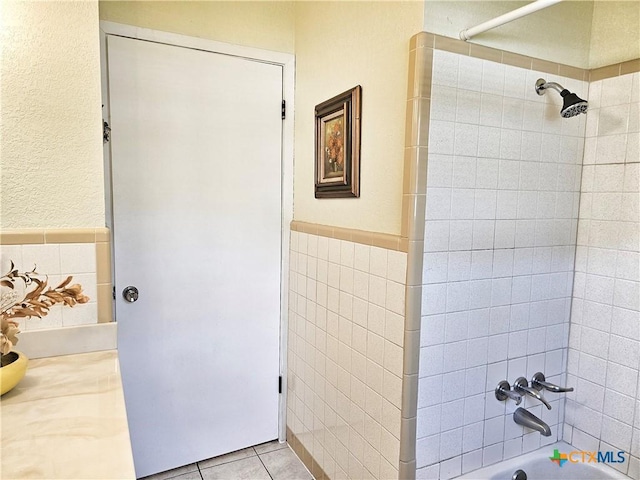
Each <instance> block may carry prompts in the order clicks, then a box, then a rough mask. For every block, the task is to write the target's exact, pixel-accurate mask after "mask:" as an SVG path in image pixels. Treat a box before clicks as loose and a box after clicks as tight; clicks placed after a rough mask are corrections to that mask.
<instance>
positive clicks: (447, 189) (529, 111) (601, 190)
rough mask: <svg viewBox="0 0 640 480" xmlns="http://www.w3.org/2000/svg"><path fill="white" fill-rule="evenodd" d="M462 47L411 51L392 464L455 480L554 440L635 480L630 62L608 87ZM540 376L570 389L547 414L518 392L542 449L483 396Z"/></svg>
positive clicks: (506, 406)
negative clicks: (410, 431) (399, 428)
mask: <svg viewBox="0 0 640 480" xmlns="http://www.w3.org/2000/svg"><path fill="white" fill-rule="evenodd" d="M475 47H476V46H474V45H471V46H469V45H468V44H463V43H462V42H455V41H452V40H451V39H446V38H444V37H439V36H434V35H430V34H426V33H423V34H419V35H417V36H416V37H415V38H414V39H413V42H412V53H411V54H412V62H413V63H412V65H415V70H414V71H413V72H411V74H410V77H412V79H413V84H411V80H410V89H409V97H410V98H409V109H410V111H411V114H410V115H408V118H410V119H413V120H412V121H410V122H409V125H408V127H407V128H409V129H410V132H411V135H410V137H411V138H410V139H409V142H410V144H408V145H407V146H408V147H409V149H411V150H413V151H415V153H416V158H415V161H413V162H411V163H410V166H411V168H413V169H414V170H415V172H414V173H413V174H412V175H410V177H412V178H413V177H416V178H418V179H419V180H418V181H417V182H415V184H412V185H411V187H410V188H412V190H408V191H407V190H405V197H406V199H407V202H408V203H409V205H410V208H409V213H408V216H409V218H410V219H412V220H413V222H414V223H415V225H414V226H413V228H412V227H409V241H410V247H409V264H408V275H407V278H408V283H407V305H408V314H407V323H408V324H410V323H411V319H410V315H411V314H413V315H414V316H416V315H419V317H420V347H419V350H420V353H419V369H418V375H417V377H418V380H417V383H418V388H417V390H418V394H417V397H418V399H417V405H416V417H415V418H416V444H415V452H412V451H411V449H410V448H404V449H403V448H402V446H401V452H400V457H401V465H402V462H403V461H404V462H406V464H407V465H410V464H411V454H412V453H415V466H416V469H417V478H442V479H446V478H454V477H456V476H459V475H460V474H464V473H468V472H471V471H474V470H476V469H478V468H480V467H482V466H486V465H491V464H494V463H497V462H500V461H502V460H505V459H509V458H514V457H518V456H520V455H522V454H524V453H526V452H530V451H533V450H536V449H538V448H540V447H544V446H546V445H550V444H552V443H555V442H557V441H559V440H564V441H566V442H567V443H568V444H570V445H571V446H572V447H573V448H575V449H576V450H589V451H598V450H603V451H605V450H606V451H613V452H618V451H622V452H624V453H625V455H626V456H625V459H626V462H624V463H613V462H611V464H610V466H612V467H614V468H616V469H618V470H620V471H621V472H622V473H625V474H628V475H630V476H631V477H632V478H637V476H638V455H639V448H638V445H639V444H640V441H639V433H640V430H639V429H638V426H639V419H638V418H637V417H638V413H639V412H638V407H637V382H638V380H637V379H638V366H639V361H640V360H639V345H640V344H639V342H638V340H640V319H639V316H638V310H639V309H638V233H637V232H638V162H639V156H638V151H637V144H638V136H639V134H638V123H639V122H638V115H639V114H638V103H637V102H638V96H639V95H638V94H639V90H640V87H639V85H638V75H639V74H638V73H637V67H633V66H632V65H630V64H621V65H620V66H619V68H618V70H617V73H616V75H615V76H613V77H611V78H603V77H602V75H603V72H601V71H591V72H589V71H584V70H579V69H575V68H572V67H568V66H564V65H558V64H551V63H550V62H542V61H537V60H536V59H532V58H528V57H519V56H517V55H514V54H511V53H509V52H501V51H499V50H492V49H488V48H475ZM605 73H606V72H605ZM589 75H591V78H590V77H589ZM606 75H610V73H608V74H606ZM543 79H545V80H543ZM589 80H591V81H589ZM556 82H557V83H556ZM560 84H562V85H564V86H565V87H566V88H567V89H569V90H571V92H575V93H571V92H569V90H566V89H565V88H564V87H562V86H561V85H560ZM549 88H550V89H554V90H557V91H558V93H560V95H555V94H553V95H542V94H543V93H545V91H546V89H549ZM583 98H586V99H587V100H588V102H589V114H588V115H579V114H580V113H584V112H585V110H586V108H587V101H585V100H582V99H583ZM563 100H564V102H563ZM563 117H566V118H563ZM420 168H422V169H424V170H426V175H424V176H423V178H422V179H421V180H420ZM421 219H422V220H423V221H422V222H421ZM420 226H422V228H423V230H422V231H420ZM412 297H419V299H420V302H419V305H420V308H419V311H418V312H412V311H410V308H409V306H410V305H416V304H417V301H416V299H415V298H412ZM414 321H415V319H414ZM410 350H411V349H410V348H405V364H407V363H411V360H412V356H415V354H414V353H412V352H411V351H410ZM622 352H624V353H622ZM538 372H541V373H543V374H544V376H546V380H547V381H549V382H552V383H554V384H556V385H560V386H563V387H564V386H567V385H568V386H571V387H575V391H573V392H568V393H554V392H553V391H544V397H546V400H547V401H548V402H549V405H550V406H551V409H549V410H548V409H547V408H545V407H544V406H543V404H542V403H541V402H540V401H538V400H537V399H536V398H534V397H533V396H531V395H524V398H523V402H522V405H521V407H524V408H525V409H526V411H528V412H529V413H530V414H533V415H534V416H535V418H537V419H539V420H540V421H541V423H542V424H544V425H545V426H548V428H549V432H546V430H544V429H542V428H541V430H540V431H545V433H550V435H549V436H543V435H541V434H540V432H539V431H535V430H532V429H529V428H525V427H523V426H521V425H518V424H517V423H516V422H515V421H514V419H513V413H514V411H516V409H517V408H519V407H517V406H516V402H515V401H513V400H511V399H507V400H505V401H498V400H497V399H496V396H495V394H494V390H495V389H496V386H497V385H498V384H499V383H500V382H501V381H504V380H506V381H508V382H509V383H510V384H511V385H513V383H514V381H515V380H516V379H518V378H519V377H523V378H524V381H525V382H530V381H531V380H532V377H533V376H534V374H536V373H538ZM405 380H406V379H405ZM527 385H531V383H527ZM404 388H405V390H404V391H405V394H407V392H409V391H411V389H412V386H411V385H410V382H407V381H405V387H404ZM521 393H522V392H521ZM411 414H412V412H411V411H410V409H407V410H403V420H405V419H406V421H407V422H409V421H410V420H411V418H412V417H411ZM517 417H518V418H521V415H517ZM551 455H552V449H551V450H550V453H549V456H551Z"/></svg>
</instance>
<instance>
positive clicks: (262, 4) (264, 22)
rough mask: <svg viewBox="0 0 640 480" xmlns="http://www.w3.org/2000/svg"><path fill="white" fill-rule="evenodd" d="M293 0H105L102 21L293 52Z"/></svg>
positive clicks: (101, 14) (101, 12) (101, 6)
mask: <svg viewBox="0 0 640 480" xmlns="http://www.w3.org/2000/svg"><path fill="white" fill-rule="evenodd" d="M293 11H294V8H293V3H292V2H286V1H282V2H273V1H254V2H245V1H241V2H239V1H229V2H220V1H208V2H187V1H182V2H160V1H156V2H150V1H130V2H119V1H101V2H100V20H108V21H111V22H117V23H124V24H127V25H136V26H138V27H144V28H151V29H154V30H162V31H165V32H173V33H180V34H183V35H190V36H192V37H200V38H208V39H211V40H217V41H220V42H227V43H233V44H236V45H244V46H248V47H256V48H264V49H266V50H275V51H279V52H285V53H293V47H294V31H293Z"/></svg>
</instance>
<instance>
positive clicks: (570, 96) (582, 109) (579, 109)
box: [536, 78, 588, 118]
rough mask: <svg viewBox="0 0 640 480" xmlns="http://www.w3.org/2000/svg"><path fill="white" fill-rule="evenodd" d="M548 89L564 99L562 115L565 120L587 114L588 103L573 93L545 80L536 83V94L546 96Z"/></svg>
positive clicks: (541, 79)
mask: <svg viewBox="0 0 640 480" xmlns="http://www.w3.org/2000/svg"><path fill="white" fill-rule="evenodd" d="M548 88H553V89H554V90H555V91H557V92H558V93H559V94H560V96H561V97H562V109H561V110H560V115H562V117H564V118H569V117H575V116H576V115H579V114H581V113H587V106H588V102H587V101H586V100H583V99H581V98H580V97H579V96H577V95H576V94H575V93H571V92H570V91H569V90H567V89H566V88H564V87H563V86H562V85H560V84H558V83H555V82H547V81H545V80H544V79H543V78H539V79H538V81H537V82H536V93H537V94H538V95H544V94H545V93H547V89H548Z"/></svg>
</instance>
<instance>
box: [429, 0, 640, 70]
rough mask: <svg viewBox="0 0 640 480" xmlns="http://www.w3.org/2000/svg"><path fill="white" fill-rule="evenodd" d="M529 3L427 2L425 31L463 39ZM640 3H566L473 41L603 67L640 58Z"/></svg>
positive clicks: (516, 51)
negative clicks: (462, 33)
mask: <svg viewBox="0 0 640 480" xmlns="http://www.w3.org/2000/svg"><path fill="white" fill-rule="evenodd" d="M528 3H530V2H514V1H506V2H503V1H480V2H479V1H432V0H425V12H424V29H425V30H426V31H428V32H433V33H438V34H440V35H445V36H448V37H454V38H459V37H458V35H459V33H460V30H463V29H465V28H469V27H473V26H475V25H478V24H480V23H482V22H485V21H487V20H490V19H492V18H494V17H497V16H499V15H502V14H503V13H506V12H509V11H511V10H515V9H516V8H519V7H521V6H523V5H526V4H528ZM639 38H640V3H639V2H637V1H608V0H605V1H595V2H594V1H566V2H562V3H559V4H557V5H553V6H551V7H549V8H546V9H544V10H540V11H538V12H536V13H534V14H531V15H528V16H526V17H523V18H520V19H518V20H515V21H513V22H511V23H508V24H505V25H502V26H500V27H498V28H495V29H493V30H489V31H487V32H485V33H482V34H480V35H478V36H476V37H474V38H473V39H472V40H471V42H472V43H477V44H480V45H486V46H489V47H495V48H500V49H503V50H507V51H511V52H515V53H520V54H523V55H529V56H532V57H538V58H541V59H544V60H550V61H553V62H558V63H564V64H567V65H572V66H574V67H580V68H598V67H603V66H606V65H611V64H613V63H619V62H624V61H627V60H633V59H635V58H638V57H640V40H638V39H639Z"/></svg>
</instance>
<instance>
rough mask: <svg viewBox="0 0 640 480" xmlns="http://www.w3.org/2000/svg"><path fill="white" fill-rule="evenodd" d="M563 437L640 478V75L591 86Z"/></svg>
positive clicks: (618, 78) (620, 77)
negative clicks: (623, 458) (614, 457)
mask: <svg viewBox="0 0 640 480" xmlns="http://www.w3.org/2000/svg"><path fill="white" fill-rule="evenodd" d="M588 100H589V111H588V113H587V125H586V140H585V155H584V166H583V171H582V198H581V202H580V215H579V223H578V247H577V254H576V266H575V271H576V273H575V282H574V291H573V306H572V312H571V332H570V337H569V359H568V367H567V369H568V380H567V381H568V382H569V383H571V384H572V385H574V386H575V387H577V388H576V391H575V392H573V393H571V394H569V395H567V406H566V413H565V427H564V440H565V441H567V442H570V443H571V444H572V445H574V446H575V447H576V448H579V449H584V450H603V451H608V450H614V451H617V450H624V451H625V452H630V453H631V457H630V458H629V461H628V462H625V463H622V464H614V465H612V466H613V467H614V468H616V469H618V470H620V471H622V472H623V473H626V474H628V475H629V476H630V477H632V478H635V479H638V478H640V402H639V400H638V398H639V396H638V374H639V371H640V313H639V310H640V308H639V302H640V288H639V285H640V282H639V281H640V276H639V273H638V269H639V264H640V259H639V254H638V252H639V251H640V248H639V247H640V245H639V244H640V239H639V235H640V218H639V217H640V213H639V208H638V203H639V199H640V193H639V186H640V178H639V173H638V171H639V167H640V163H639V162H640V154H639V153H638V140H639V137H640V113H639V105H640V103H639V102H640V73H637V72H636V73H632V74H627V75H621V76H617V77H614V78H607V79H604V80H599V81H595V82H592V83H591V84H590V86H589V97H588Z"/></svg>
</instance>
